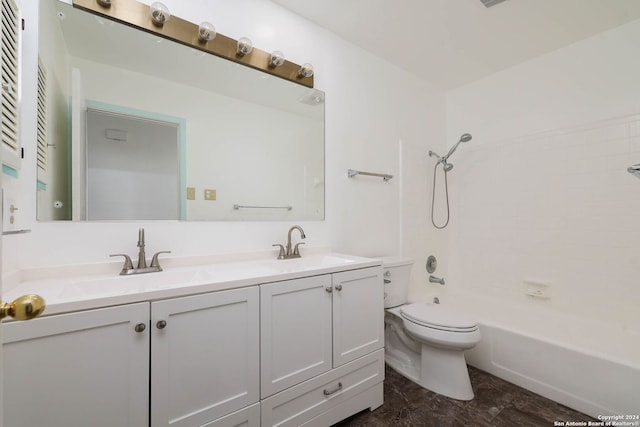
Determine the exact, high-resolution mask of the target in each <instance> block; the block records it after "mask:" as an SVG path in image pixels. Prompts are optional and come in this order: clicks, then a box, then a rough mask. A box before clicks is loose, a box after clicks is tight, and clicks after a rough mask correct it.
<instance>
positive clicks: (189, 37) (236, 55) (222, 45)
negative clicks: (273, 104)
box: [73, 0, 313, 88]
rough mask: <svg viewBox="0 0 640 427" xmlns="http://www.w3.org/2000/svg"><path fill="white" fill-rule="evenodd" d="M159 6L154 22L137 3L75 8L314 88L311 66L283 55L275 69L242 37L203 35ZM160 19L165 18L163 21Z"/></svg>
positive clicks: (98, 2) (98, 0)
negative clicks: (300, 63) (280, 63)
mask: <svg viewBox="0 0 640 427" xmlns="http://www.w3.org/2000/svg"><path fill="white" fill-rule="evenodd" d="M158 3H159V2H157V3H154V5H155V6H156V9H155V12H156V14H155V15H153V14H152V16H153V19H152V18H150V17H149V6H147V5H145V4H142V3H138V2H137V1H135V0H108V1H104V0H73V7H75V8H78V9H82V10H85V11H87V12H90V13H94V14H97V15H100V16H102V17H105V18H109V19H112V20H115V21H118V22H121V23H123V24H125V25H129V26H131V27H133V28H137V29H140V30H142V31H146V32H148V33H152V34H156V35H158V36H160V37H163V38H166V39H169V40H173V41H175V42H178V43H181V44H184V45H187V46H190V47H192V48H194V49H198V50H201V51H204V52H207V53H210V54H213V55H216V56H219V57H221V58H225V59H228V60H230V61H234V62H237V63H240V64H244V65H247V66H249V67H251V68H255V69H257V70H260V71H263V72H265V73H269V74H271V75H274V76H277V77H280V78H283V79H286V80H289V81H292V82H295V83H298V84H301V85H303V86H307V87H311V88H312V87H313V67H312V66H311V64H303V65H302V66H301V65H298V64H295V63H293V62H290V61H286V60H284V55H282V58H279V56H280V55H276V56H278V59H277V60H276V61H277V62H280V61H282V65H279V66H274V65H275V63H274V60H273V55H272V54H271V53H269V52H265V51H263V50H260V49H256V48H254V47H252V46H251V41H250V40H249V39H247V38H245V37H242V38H240V39H239V40H234V39H232V38H230V37H227V36H225V35H223V34H220V33H215V29H213V28H212V27H213V25H211V28H208V27H209V26H208V25H205V29H204V33H205V34H203V28H202V26H201V25H197V24H194V23H192V22H189V21H186V20H184V19H181V18H178V17H177V16H171V15H170V14H169V11H168V10H162V8H161V7H159V5H158ZM107 4H108V5H109V6H107ZM160 5H161V3H160ZM163 6H164V5H163ZM165 7H166V6H165ZM152 13H153V12H152ZM160 15H162V16H161V17H160ZM169 17H171V19H169ZM160 21H161V22H162V23H160ZM206 24H208V23H206ZM212 34H215V36H214V37H212V38H211V39H210V40H206V37H209V36H211V35H212ZM203 35H204V36H205V37H203ZM203 39H205V40H206V41H205V40H203ZM247 41H248V43H247ZM278 53H281V52H278Z"/></svg>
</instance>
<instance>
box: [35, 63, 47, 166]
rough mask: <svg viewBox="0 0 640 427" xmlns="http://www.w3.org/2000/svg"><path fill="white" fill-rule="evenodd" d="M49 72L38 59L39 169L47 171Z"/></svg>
mask: <svg viewBox="0 0 640 427" xmlns="http://www.w3.org/2000/svg"><path fill="white" fill-rule="evenodd" d="M46 73H47V71H46V69H45V67H44V64H43V63H42V61H40V58H38V134H37V138H38V168H39V169H41V170H43V171H46V170H47V74H46Z"/></svg>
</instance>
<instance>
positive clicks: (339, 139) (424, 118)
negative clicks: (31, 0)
mask: <svg viewBox="0 0 640 427" xmlns="http://www.w3.org/2000/svg"><path fill="white" fill-rule="evenodd" d="M166 3H167V5H168V7H169V8H170V10H171V11H172V13H173V14H175V15H177V16H181V17H183V18H186V19H189V20H192V21H194V22H200V21H201V20H203V19H209V20H211V21H212V22H214V24H215V25H216V27H217V29H218V31H219V32H221V33H223V34H225V35H228V36H230V37H234V38H236V39H237V38H239V37H242V36H248V37H250V38H252V40H253V41H254V45H255V46H257V47H259V48H260V49H262V50H266V51H270V50H275V49H281V50H283V51H284V52H285V53H286V55H287V58H289V59H290V60H292V61H294V62H297V63H303V62H311V63H313V64H314V67H315V70H316V78H315V81H316V87H317V88H318V89H321V90H323V91H325V92H326V105H325V108H326V134H325V137H326V146H325V155H326V164H325V180H326V182H325V189H326V220H325V221H309V222H303V223H301V225H302V226H303V227H304V229H305V231H306V234H307V244H308V245H309V246H311V245H313V246H319V245H329V246H332V247H333V248H334V249H335V250H339V251H343V252H349V253H353V254H360V255H396V254H398V253H400V252H404V254H405V255H409V256H412V257H415V258H416V259H417V260H418V261H419V262H417V264H416V265H420V264H422V263H423V262H424V260H425V259H426V257H427V255H428V254H429V253H432V252H433V251H440V248H439V246H438V245H440V244H442V239H441V237H439V236H436V235H435V234H434V233H432V232H430V231H428V229H427V228H426V223H427V216H426V215H427V211H426V210H422V209H423V208H424V205H425V204H426V197H427V196H426V194H425V193H426V192H427V188H429V186H430V184H429V183H428V182H425V180H427V179H429V178H428V175H427V174H426V172H424V171H422V170H418V169H417V168H422V167H423V165H424V158H423V157H422V156H424V157H426V153H427V152H428V150H429V149H434V150H442V147H443V145H444V119H445V116H444V94H443V93H442V92H441V91H439V90H437V89H435V88H433V87H431V86H430V85H428V84H426V83H424V82H422V81H420V80H418V79H417V78H416V77H414V76H413V75H410V74H408V73H406V72H404V71H403V70H401V69H399V68H397V67H396V66H395V65H392V64H390V63H388V62H385V61H382V60H380V59H378V58H376V57H374V56H373V55H371V54H369V53H367V52H365V51H363V50H361V49H359V48H356V47H355V46H353V45H351V44H348V43H346V42H344V41H343V40H341V39H339V38H338V37H336V36H335V35H333V34H331V33H329V32H327V31H325V30H322V29H320V28H319V27H317V26H315V25H313V24H311V23H309V22H308V21H305V20H303V19H301V18H299V17H297V16H296V15H293V14H291V13H290V12H288V11H286V10H285V9H282V8H280V7H279V6H276V5H274V4H273V3H271V2H269V1H267V0H238V1H234V2H228V1H222V0H216V1H204V0H198V1H196V0H192V1H188V2H187V1H180V0H174V1H166ZM26 8H27V10H26V11H25V12H26V14H27V15H30V16H31V18H30V19H33V16H34V15H36V19H37V13H36V12H37V11H35V10H33V8H34V5H32V4H28V5H26ZM34 22H37V21H34ZM27 30H28V31H34V29H33V28H32V27H31V28H30V27H29V26H27ZM35 52H36V48H35V46H34V45H33V44H32V45H31V46H30V47H29V46H27V47H26V49H25V55H27V56H29V55H35ZM31 86H33V85H32V84H30V83H29V82H28V81H26V82H25V100H28V99H33V100H35V94H34V93H30V92H29V89H28V88H29V87H31ZM30 97H31V98H30ZM33 102H35V101H33ZM26 118H27V124H26V125H27V126H30V124H29V119H31V123H33V114H32V113H30V114H28V115H27V117H26ZM28 141H31V139H27V140H26V143H29V142H28ZM400 141H402V143H403V146H404V147H406V148H405V149H404V150H403V156H402V159H403V165H407V166H408V169H407V168H405V169H404V170H403V171H402V173H401V170H400V160H401V155H400ZM31 161H33V162H34V163H35V160H33V159H26V160H25V162H31ZM349 168H355V169H362V170H369V171H373V172H385V173H391V174H394V175H396V178H394V179H393V180H391V181H389V182H383V181H382V180H379V179H373V178H367V177H357V178H354V179H349V178H347V169H349ZM413 168H416V169H415V170H413ZM423 172H424V173H423ZM34 175H35V174H34ZM24 179H25V180H26V181H27V182H26V183H25V184H24V186H25V189H29V190H28V191H27V190H25V191H24V192H23V193H22V197H23V198H24V199H25V203H26V205H28V204H29V203H30V200H31V199H35V178H30V177H29V176H28V174H27V176H25V178H24ZM31 179H33V181H30V180H31ZM401 182H402V191H401V187H400V183H401ZM31 189H33V190H31ZM400 200H403V205H402V207H401V206H400V205H399V201H400ZM34 203H35V202H34ZM34 203H33V204H34ZM28 212H31V210H28ZM401 221H402V223H403V224H404V228H403V232H402V233H400V224H401ZM27 225H28V226H29V228H32V230H33V231H32V233H30V234H28V235H20V236H7V237H6V238H5V239H4V242H3V243H4V246H5V248H6V251H5V252H4V259H3V261H4V265H5V272H7V273H8V272H12V271H16V270H18V269H22V268H29V267H35V266H45V265H59V264H74V263H86V262H103V261H108V260H109V259H108V254H110V253H115V252H128V253H131V254H133V253H134V252H135V243H136V236H137V234H136V232H137V229H138V227H140V226H144V227H145V229H146V230H147V233H146V236H147V242H148V246H149V247H148V252H153V251H154V250H166V249H170V250H172V251H173V254H172V255H175V256H187V255H198V254H211V253H224V252H241V251H254V250H265V249H271V244H272V243H278V242H282V241H284V240H285V238H286V231H287V230H288V228H289V227H290V226H291V225H293V224H292V223H289V222H270V223H265V222H241V223H239V222H197V223H163V222H136V223H60V222H58V223H38V222H36V221H35V209H33V214H31V215H30V218H28V221H27ZM422 270H423V269H422ZM419 273H420V271H419V270H418V271H417V272H416V274H414V281H415V288H416V289H418V290H419V289H421V288H422V287H423V283H424V281H425V277H424V275H423V274H419Z"/></svg>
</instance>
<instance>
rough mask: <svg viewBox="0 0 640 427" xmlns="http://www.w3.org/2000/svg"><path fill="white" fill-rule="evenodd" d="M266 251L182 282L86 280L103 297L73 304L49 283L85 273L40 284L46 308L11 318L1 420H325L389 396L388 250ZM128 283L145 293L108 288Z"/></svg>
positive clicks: (155, 423)
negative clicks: (380, 257) (373, 253)
mask: <svg viewBox="0 0 640 427" xmlns="http://www.w3.org/2000/svg"><path fill="white" fill-rule="evenodd" d="M264 264H266V263H265V262H264V261H262V264H260V263H258V264H253V263H251V262H247V263H246V264H244V263H238V264H231V265H228V266H215V267H211V268H212V270H211V272H207V271H205V273H208V274H209V275H210V277H215V273H216V272H217V271H221V272H222V273H224V274H222V275H223V276H224V277H225V279H226V278H227V277H232V278H233V277H235V276H234V275H232V274H230V273H229V272H230V271H236V270H237V271H240V273H242V274H244V276H243V275H242V274H240V273H236V275H237V276H238V277H240V278H241V279H235V280H231V279H226V280H230V281H224V280H225V279H220V280H219V281H217V282H216V281H215V280H211V279H207V280H211V281H207V282H204V281H203V282H202V283H197V284H194V281H193V280H194V279H191V280H192V281H191V282H189V281H187V282H185V285H184V287H181V286H177V285H176V287H175V288H172V287H171V286H168V287H167V286H166V285H167V284H169V285H173V284H172V282H171V280H172V279H171V278H172V277H173V276H168V275H167V276H160V275H158V276H151V275H149V276H146V275H145V277H142V278H140V277H133V278H119V277H118V278H115V279H113V278H107V279H104V278H100V279H98V280H88V281H87V282H86V283H89V284H91V285H96V286H95V287H93V288H90V289H91V290H92V291H95V290H96V289H98V287H105V292H106V294H105V295H106V296H105V297H104V299H101V300H100V299H89V298H87V299H78V300H77V301H76V300H73V303H70V302H69V299H68V296H67V297H62V296H61V297H59V300H58V301H56V300H55V297H54V296H55V295H67V294H66V293H65V292H66V291H67V290H69V289H71V290H73V291H75V292H78V291H79V290H81V288H82V286H83V285H82V283H83V282H82V281H78V283H80V284H78V283H74V282H70V281H69V280H67V279H61V280H59V281H58V282H55V281H52V282H47V283H45V285H46V286H42V288H41V289H43V291H46V292H47V293H48V294H46V295H45V299H48V301H47V303H48V304H49V307H48V308H49V309H50V311H49V313H50V314H49V315H48V316H45V317H42V318H38V319H34V320H31V321H28V322H6V323H4V324H3V337H2V339H3V341H2V344H3V351H4V357H3V360H2V362H3V364H4V366H3V367H4V383H3V390H4V397H3V401H4V412H3V414H2V416H3V419H4V425H6V426H9V427H34V426H53V427H62V426H64V427H76V426H77V427H85V426H91V427H114V426H118V427H120V426H122V427H124V426H127V427H169V426H171V427H241V426H242V427H260V426H263V427H268V426H292V427H299V426H302V425H305V426H318V427H326V426H328V425H331V424H334V423H336V422H338V421H340V420H342V419H344V418H346V417H348V416H350V415H353V414H355V413H356V412H359V411H361V410H363V409H366V408H372V409H375V408H377V407H378V406H380V405H381V404H382V401H383V395H382V394H383V389H382V387H383V386H382V382H383V380H384V350H383V346H384V331H383V329H384V323H383V321H384V309H383V280H382V268H381V267H380V265H379V263H377V261H375V260H369V259H365V258H357V257H343V256H338V255H333V254H324V255H318V256H316V258H315V259H314V258H313V257H311V256H310V257H308V258H306V259H302V260H294V261H292V262H290V263H288V262H287V261H276V260H274V262H273V265H268V264H267V267H269V268H268V269H267V268H265V266H264ZM233 269H236V270H233ZM265 270H269V271H271V270H273V271H274V272H273V273H268V274H267V273H264V271H265ZM254 271H257V272H259V273H255V274H256V276H255V277H254V276H251V274H253V273H252V272H254ZM245 272H249V273H245ZM178 273H180V277H182V274H185V273H184V272H178ZM187 273H189V274H185V276H186V277H191V278H193V277H199V276H197V275H195V274H191V273H192V272H191V271H187ZM176 275H177V273H176ZM225 275H226V276H225ZM202 276H206V274H204V273H203V274H202ZM156 278H157V280H158V282H156V285H155V286H156V288H154V289H153V291H148V290H145V288H144V286H143V285H144V283H146V282H148V283H150V284H152V285H150V286H152V287H153V286H154V285H153V283H154V281H155V279H156ZM163 278H164V281H162V280H161V279H163ZM123 283H131V284H136V286H139V287H140V289H141V291H140V293H139V294H136V293H135V292H124V293H123V294H122V295H114V290H113V289H109V288H108V286H110V285H111V284H113V285H114V286H116V285H117V286H123ZM56 284H58V285H59V286H60V288H55V287H54V285H56ZM200 286H201V287H200ZM125 289H126V288H125ZM65 298H67V299H65ZM52 300H53V304H52V303H51V301H52ZM118 304H119V305H118ZM107 305H108V306H107ZM101 307H102V308H101ZM45 314H47V313H46V312H45Z"/></svg>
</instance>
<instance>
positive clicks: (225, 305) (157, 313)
mask: <svg viewBox="0 0 640 427" xmlns="http://www.w3.org/2000/svg"><path fill="white" fill-rule="evenodd" d="M259 303H260V301H259V292H258V287H257V286H252V287H248V288H241V289H234V290H229V291H221V292H214V293H209V294H202V295H193V296H188V297H183V298H172V299H168V300H164V301H158V302H153V303H151V329H152V331H151V387H152V388H151V390H152V391H151V425H152V426H154V427H161V426H184V427H194V426H202V425H206V424H207V423H209V422H211V421H213V420H215V419H217V418H220V417H222V416H224V415H226V414H229V413H231V412H233V411H236V410H239V409H241V408H243V407H245V406H248V405H251V404H253V403H257V402H258V401H259V400H260V395H259V388H260V384H259V381H260V376H259V369H260V367H259V364H260V358H259V355H260V348H259V346H260V338H259V334H260V326H259V322H260V317H259V313H260V307H259ZM213 425H218V424H213ZM220 425H224V424H220ZM226 425H229V424H226ZM230 425H236V424H230ZM250 425H254V426H256V425H258V424H250Z"/></svg>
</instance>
